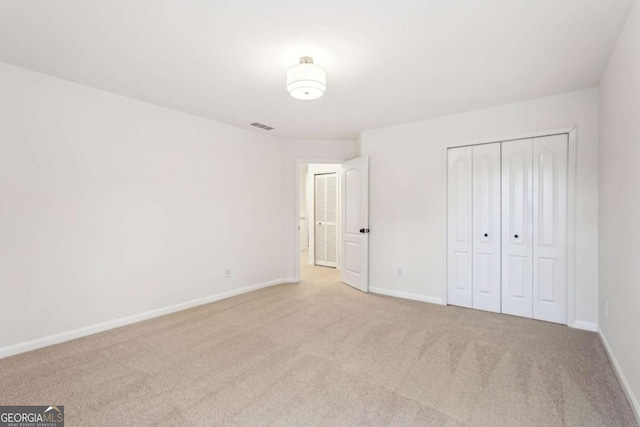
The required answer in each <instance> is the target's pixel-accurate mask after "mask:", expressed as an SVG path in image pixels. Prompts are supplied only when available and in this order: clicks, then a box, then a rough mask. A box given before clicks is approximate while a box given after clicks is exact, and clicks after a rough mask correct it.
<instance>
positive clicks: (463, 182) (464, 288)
mask: <svg viewBox="0 0 640 427" xmlns="http://www.w3.org/2000/svg"><path fill="white" fill-rule="evenodd" d="M472 151H473V150H472V147H459V148H451V149H449V150H448V152H447V157H448V159H447V162H448V172H447V174H448V177H447V303H448V304H451V305H458V306H461V307H469V308H471V306H472V301H473V293H472V250H473V247H472V246H473V245H472V241H473V237H472V228H473V217H472V203H473V195H472V192H473V191H472V179H473V176H472V169H473V167H472Z"/></svg>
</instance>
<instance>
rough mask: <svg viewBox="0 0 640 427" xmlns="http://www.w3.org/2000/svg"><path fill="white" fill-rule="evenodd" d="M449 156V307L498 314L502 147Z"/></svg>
mask: <svg viewBox="0 0 640 427" xmlns="http://www.w3.org/2000/svg"><path fill="white" fill-rule="evenodd" d="M448 156H449V160H448V161H449V176H448V202H447V203H448V212H449V217H448V221H447V227H448V232H447V235H448V240H449V242H448V243H449V245H448V248H449V249H448V251H449V254H448V261H447V262H448V265H447V270H448V271H447V273H448V293H447V294H448V302H449V304H452V305H458V306H462V307H469V308H476V309H479V310H487V311H493V312H496V313H499V312H500V144H499V143H495V144H486V145H478V146H474V147H460V148H453V149H450V150H449V153H448Z"/></svg>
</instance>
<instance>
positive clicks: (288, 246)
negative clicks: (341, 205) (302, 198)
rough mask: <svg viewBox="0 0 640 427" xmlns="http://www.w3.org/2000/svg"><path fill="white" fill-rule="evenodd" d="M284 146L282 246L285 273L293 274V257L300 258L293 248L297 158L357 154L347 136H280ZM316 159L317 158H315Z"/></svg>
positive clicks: (336, 157) (334, 158)
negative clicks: (296, 137) (334, 138)
mask: <svg viewBox="0 0 640 427" xmlns="http://www.w3.org/2000/svg"><path fill="white" fill-rule="evenodd" d="M281 144H282V146H283V149H284V157H285V165H284V173H285V177H286V178H285V179H286V188H285V195H284V197H285V199H284V203H283V205H284V206H285V208H286V212H285V215H284V228H283V234H282V236H283V237H282V239H283V242H282V244H283V246H284V252H285V261H284V265H285V275H286V277H295V275H296V273H297V272H296V268H295V264H294V261H295V260H297V259H299V255H300V254H299V253H297V252H296V250H295V247H296V245H295V243H296V239H297V233H296V224H297V219H296V215H297V213H298V206H297V202H296V198H297V185H298V183H297V181H296V179H295V176H296V167H297V166H296V164H297V160H339V161H342V160H348V159H351V158H354V157H356V141H355V140H349V139H344V140H343V139H340V140H310V139H305V140H293V139H289V140H282V141H281ZM316 163H317V162H316Z"/></svg>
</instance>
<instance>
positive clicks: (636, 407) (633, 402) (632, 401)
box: [598, 329, 640, 424]
mask: <svg viewBox="0 0 640 427" xmlns="http://www.w3.org/2000/svg"><path fill="white" fill-rule="evenodd" d="M598 336H599V337H600V341H601V342H602V346H603V347H604V350H605V352H606V353H607V356H609V360H610V361H611V365H612V366H613V371H614V372H615V373H616V377H618V381H620V384H622V389H623V390H624V394H626V395H627V400H628V401H629V405H630V406H631V410H632V411H633V414H634V415H635V416H636V421H637V422H638V424H640V404H639V403H638V399H637V398H636V396H635V394H633V390H631V386H630V385H629V382H628V381H627V378H626V377H625V376H624V372H622V368H620V365H619V364H618V360H617V359H616V357H615V356H614V354H613V351H612V350H611V347H610V346H609V342H608V341H607V339H606V338H605V337H604V335H603V334H602V331H601V330H600V329H598Z"/></svg>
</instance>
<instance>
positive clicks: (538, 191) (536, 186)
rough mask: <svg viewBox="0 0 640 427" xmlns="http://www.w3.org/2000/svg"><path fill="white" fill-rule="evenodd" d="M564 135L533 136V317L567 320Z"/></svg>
mask: <svg viewBox="0 0 640 427" xmlns="http://www.w3.org/2000/svg"><path fill="white" fill-rule="evenodd" d="M567 156H568V139H567V135H554V136H548V137H544V138H536V139H534V140H533V228H534V235H533V318H534V319H539V320H546V321H549V322H557V323H563V324H566V323H567V308H566V307H567V243H566V242H567V174H568V172H567V170H568V163H567Z"/></svg>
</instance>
